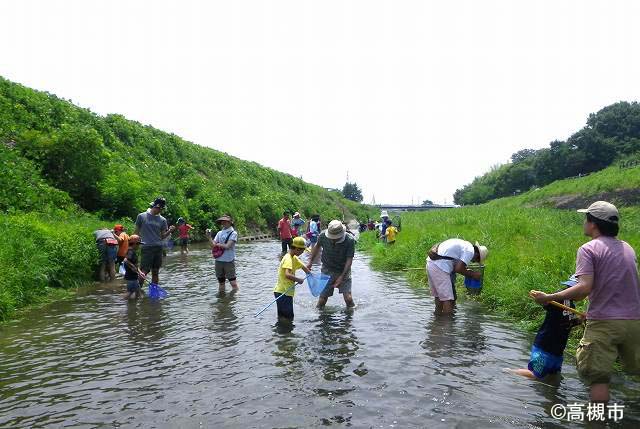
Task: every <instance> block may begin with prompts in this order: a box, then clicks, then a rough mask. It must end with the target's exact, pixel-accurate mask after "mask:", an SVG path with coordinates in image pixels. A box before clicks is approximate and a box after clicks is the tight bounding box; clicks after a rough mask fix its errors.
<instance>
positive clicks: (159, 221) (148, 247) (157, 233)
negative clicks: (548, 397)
mask: <svg viewBox="0 0 640 429" xmlns="http://www.w3.org/2000/svg"><path fill="white" fill-rule="evenodd" d="M166 204H167V202H166V200H165V199H164V198H162V197H160V198H156V199H155V201H154V202H153V203H151V205H150V207H149V210H147V211H146V212H142V213H140V214H139V215H138V217H137V218H136V230H135V232H134V233H133V234H134V235H139V236H140V238H141V240H142V242H143V243H144V244H143V245H142V258H141V260H142V261H141V263H140V271H142V272H143V273H144V274H145V275H146V274H147V273H148V272H149V271H151V281H152V282H153V283H156V284H158V282H159V281H160V278H159V277H160V267H161V266H162V242H163V240H164V239H165V238H167V237H168V236H169V235H171V233H172V232H173V230H174V229H175V226H173V225H171V226H170V227H168V226H167V220H166V219H165V218H164V217H163V216H162V215H161V214H160V213H161V212H162V210H164V208H165V207H166Z"/></svg>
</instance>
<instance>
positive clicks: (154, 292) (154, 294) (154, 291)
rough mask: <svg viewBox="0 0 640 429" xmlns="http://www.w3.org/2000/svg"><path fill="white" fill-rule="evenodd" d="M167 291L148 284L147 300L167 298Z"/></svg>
mask: <svg viewBox="0 0 640 429" xmlns="http://www.w3.org/2000/svg"><path fill="white" fill-rule="evenodd" d="M167 295H168V294H167V291H166V290H164V289H162V288H161V287H160V286H158V285H157V284H155V283H149V298H153V299H162V298H166V297H167Z"/></svg>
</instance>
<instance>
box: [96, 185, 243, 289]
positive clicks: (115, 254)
mask: <svg viewBox="0 0 640 429" xmlns="http://www.w3.org/2000/svg"><path fill="white" fill-rule="evenodd" d="M165 208H166V200H165V199H164V198H162V197H159V198H156V199H155V200H154V201H153V202H152V203H151V204H150V205H149V208H148V209H147V210H146V211H144V212H142V213H140V214H138V216H137V217H136V221H135V231H134V233H133V234H132V235H131V236H129V235H127V234H126V233H125V232H124V227H123V226H122V225H120V224H118V225H115V227H114V228H113V229H112V230H109V229H108V228H102V229H100V230H97V231H95V232H94V236H95V239H96V245H97V247H98V253H99V255H100V256H99V257H100V264H99V278H100V280H101V281H113V280H114V279H115V278H116V269H115V265H116V263H119V264H121V266H122V271H123V275H124V279H125V281H126V282H127V295H126V296H127V298H129V299H131V298H138V297H141V296H142V293H143V292H142V288H141V287H142V285H143V284H144V282H145V281H147V280H148V278H147V276H148V274H149V273H151V280H150V281H151V283H153V284H156V285H157V284H158V283H159V281H160V268H161V267H162V263H163V258H164V256H165V250H164V249H165V247H166V245H167V239H169V240H170V239H171V234H172V233H173V232H174V231H175V230H176V229H177V230H178V232H179V242H180V247H181V252H182V253H188V252H189V248H188V245H189V231H190V230H192V229H193V227H192V226H191V225H189V224H188V223H187V222H186V221H185V220H184V219H183V218H178V221H177V228H176V226H175V225H171V226H169V225H168V223H167V219H166V218H165V217H164V216H162V214H161V213H162V211H163V210H164V209H165ZM217 223H218V224H219V225H221V230H220V231H219V232H218V233H217V234H216V235H215V236H214V237H211V231H210V230H207V238H208V239H209V241H210V244H211V248H212V253H213V255H214V257H215V260H216V262H215V272H216V277H217V279H218V284H219V289H220V290H221V291H224V289H225V283H226V281H227V280H228V281H229V283H230V284H231V288H232V289H233V290H237V289H238V283H237V280H236V274H235V243H236V242H237V240H238V234H237V232H235V230H234V228H233V221H232V219H231V217H230V216H228V215H225V216H222V217H220V218H219V219H217ZM140 246H141V250H140V254H141V255H140V261H139V263H138V255H137V250H138V247H140Z"/></svg>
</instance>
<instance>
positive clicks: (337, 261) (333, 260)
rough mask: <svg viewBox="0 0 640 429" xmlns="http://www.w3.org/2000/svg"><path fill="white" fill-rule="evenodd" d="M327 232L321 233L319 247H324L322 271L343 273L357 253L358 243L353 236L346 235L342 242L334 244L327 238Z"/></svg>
mask: <svg viewBox="0 0 640 429" xmlns="http://www.w3.org/2000/svg"><path fill="white" fill-rule="evenodd" d="M325 234H326V231H323V232H322V233H320V236H319V237H318V244H317V245H318V246H322V258H321V260H322V271H329V272H331V273H338V274H339V273H341V272H342V270H344V266H345V264H346V263H347V259H348V258H353V255H354V254H355V251H356V241H355V240H354V239H353V237H352V236H351V234H345V237H344V240H343V241H342V242H337V243H335V244H334V242H333V241H332V240H330V239H328V238H327V236H326V235H325Z"/></svg>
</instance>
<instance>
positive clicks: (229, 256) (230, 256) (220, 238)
mask: <svg viewBox="0 0 640 429" xmlns="http://www.w3.org/2000/svg"><path fill="white" fill-rule="evenodd" d="M227 237H228V238H229V240H227ZM213 241H215V242H216V243H220V244H225V242H226V243H227V244H231V247H229V248H228V249H225V250H224V253H223V254H222V256H220V257H219V258H216V261H219V262H233V261H235V260H236V242H237V241H238V233H237V232H236V231H235V230H234V229H233V227H232V226H231V227H229V228H228V229H223V230H222V231H218V233H217V234H216V236H215V237H214V239H213Z"/></svg>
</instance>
